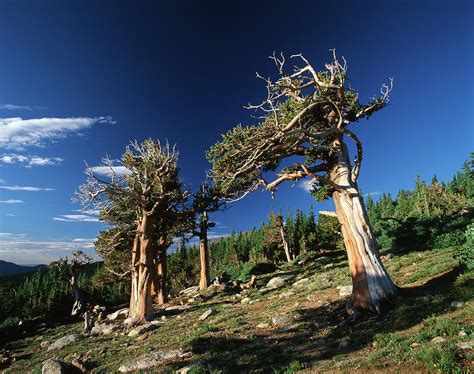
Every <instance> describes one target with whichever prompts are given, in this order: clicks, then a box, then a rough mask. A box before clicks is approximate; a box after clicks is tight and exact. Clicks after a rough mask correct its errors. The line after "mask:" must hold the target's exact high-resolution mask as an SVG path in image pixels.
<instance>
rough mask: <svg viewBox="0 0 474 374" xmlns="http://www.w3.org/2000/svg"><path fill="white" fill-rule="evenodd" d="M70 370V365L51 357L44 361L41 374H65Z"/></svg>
mask: <svg viewBox="0 0 474 374" xmlns="http://www.w3.org/2000/svg"><path fill="white" fill-rule="evenodd" d="M68 372H69V367H68V365H66V364H65V363H64V362H62V361H59V360H56V359H54V358H50V359H49V360H46V361H45V362H44V363H43V367H42V368H41V374H65V373H68Z"/></svg>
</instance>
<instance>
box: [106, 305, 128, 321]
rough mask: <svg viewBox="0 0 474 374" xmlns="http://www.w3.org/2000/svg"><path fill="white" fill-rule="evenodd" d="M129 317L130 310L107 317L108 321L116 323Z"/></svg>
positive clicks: (123, 310)
mask: <svg viewBox="0 0 474 374" xmlns="http://www.w3.org/2000/svg"><path fill="white" fill-rule="evenodd" d="M127 316H128V308H123V309H119V310H117V311H115V312H113V313H110V314H108V315H107V319H108V320H111V321H115V320H116V319H126V318H127Z"/></svg>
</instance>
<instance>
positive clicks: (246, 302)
mask: <svg viewBox="0 0 474 374" xmlns="http://www.w3.org/2000/svg"><path fill="white" fill-rule="evenodd" d="M240 303H241V304H250V297H244V298H243V299H242V300H240Z"/></svg>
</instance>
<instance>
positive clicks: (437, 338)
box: [431, 336, 446, 344]
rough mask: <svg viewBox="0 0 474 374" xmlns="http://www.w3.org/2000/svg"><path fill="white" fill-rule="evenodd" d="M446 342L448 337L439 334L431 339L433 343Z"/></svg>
mask: <svg viewBox="0 0 474 374" xmlns="http://www.w3.org/2000/svg"><path fill="white" fill-rule="evenodd" d="M445 342H446V339H445V338H443V337H442V336H437V337H435V338H433V339H431V344H442V343H445Z"/></svg>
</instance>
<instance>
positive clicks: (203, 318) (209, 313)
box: [199, 309, 215, 321]
mask: <svg viewBox="0 0 474 374" xmlns="http://www.w3.org/2000/svg"><path fill="white" fill-rule="evenodd" d="M214 312H215V311H214V309H208V310H206V311H205V312H204V313H203V314H202V315H201V317H199V321H204V320H205V319H206V318H207V317H209V316H210V315H212V314H214Z"/></svg>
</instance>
